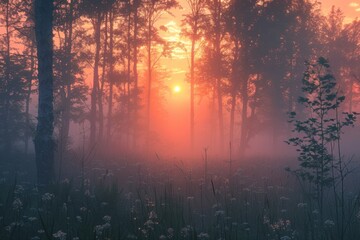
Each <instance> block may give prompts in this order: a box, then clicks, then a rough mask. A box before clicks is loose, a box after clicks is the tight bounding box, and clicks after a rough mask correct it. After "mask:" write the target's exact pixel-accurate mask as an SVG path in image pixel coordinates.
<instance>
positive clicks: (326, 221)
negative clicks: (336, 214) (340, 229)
mask: <svg viewBox="0 0 360 240" xmlns="http://www.w3.org/2000/svg"><path fill="white" fill-rule="evenodd" d="M324 225H325V226H326V227H332V226H335V223H334V221H333V220H330V219H327V220H325V222H324Z"/></svg>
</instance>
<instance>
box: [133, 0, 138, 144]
mask: <svg viewBox="0 0 360 240" xmlns="http://www.w3.org/2000/svg"><path fill="white" fill-rule="evenodd" d="M138 8H139V0H134V24H133V25H134V51H133V72H134V73H133V74H134V97H135V101H134V105H135V109H134V119H133V126H134V132H133V134H134V136H133V147H134V149H135V148H136V142H137V141H136V140H137V135H138V134H137V133H138V129H137V119H138V107H139V106H138V105H139V101H138V99H139V86H138V69H137V68H138V67H137V64H138Z"/></svg>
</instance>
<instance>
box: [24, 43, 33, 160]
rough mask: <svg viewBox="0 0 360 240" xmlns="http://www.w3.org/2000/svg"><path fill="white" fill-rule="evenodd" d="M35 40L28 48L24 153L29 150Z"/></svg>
mask: <svg viewBox="0 0 360 240" xmlns="http://www.w3.org/2000/svg"><path fill="white" fill-rule="evenodd" d="M34 43H35V41H32V43H31V49H30V74H31V76H30V78H29V80H28V83H27V84H28V86H27V92H26V100H25V133H24V142H25V154H27V153H28V150H29V138H30V101H31V92H32V84H33V82H32V81H33V77H34V76H33V74H34V72H35V56H34V55H35V46H34Z"/></svg>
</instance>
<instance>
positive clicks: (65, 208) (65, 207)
mask: <svg viewBox="0 0 360 240" xmlns="http://www.w3.org/2000/svg"><path fill="white" fill-rule="evenodd" d="M62 208H63V210H64V212H67V205H66V203H64V204H63V207H62Z"/></svg>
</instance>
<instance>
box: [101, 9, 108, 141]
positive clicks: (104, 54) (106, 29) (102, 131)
mask: <svg viewBox="0 0 360 240" xmlns="http://www.w3.org/2000/svg"><path fill="white" fill-rule="evenodd" d="M104 25H105V29H104V35H105V38H104V52H103V65H102V74H101V83H100V91H99V142H102V139H103V136H104V106H103V94H104V86H105V73H106V64H107V61H108V59H107V51H108V50H107V48H108V13H105V22H104Z"/></svg>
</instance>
